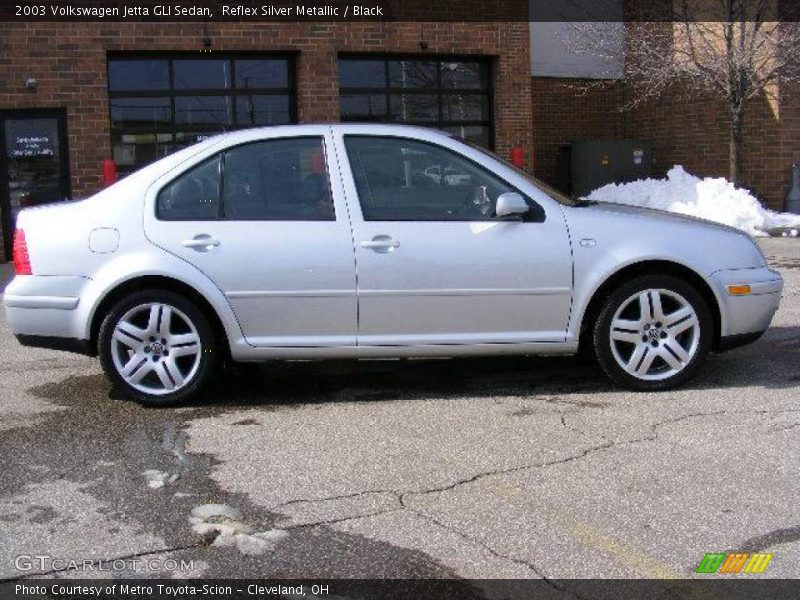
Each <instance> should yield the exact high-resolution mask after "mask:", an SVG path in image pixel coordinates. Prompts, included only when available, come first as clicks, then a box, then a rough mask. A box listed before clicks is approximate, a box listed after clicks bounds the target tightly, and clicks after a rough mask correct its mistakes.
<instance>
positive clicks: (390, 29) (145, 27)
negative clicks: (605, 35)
mask: <svg viewBox="0 0 800 600" xmlns="http://www.w3.org/2000/svg"><path fill="white" fill-rule="evenodd" d="M205 35H209V36H210V37H212V38H213V46H212V50H217V51H237V50H261V51H265V52H268V51H287V50H288V51H296V52H298V62H297V102H298V116H299V120H300V121H301V122H312V121H325V122H331V121H337V120H338V119H339V97H338V93H339V92H338V81H337V73H336V59H337V55H338V53H340V52H390V53H414V54H464V55H481V56H491V57H494V72H495V75H494V82H493V83H494V102H495V106H494V118H495V122H494V124H495V144H496V149H497V150H498V151H499V152H501V153H503V154H506V155H507V154H508V151H509V149H510V147H511V146H513V145H515V144H521V145H523V146H524V147H526V148H530V147H531V145H532V135H531V122H532V119H531V110H532V106H531V78H530V68H529V60H530V59H529V56H530V51H529V37H528V24H527V23H526V22H518V23H445V22H418V23H413V22H404V23H279V24H278V23H253V24H250V23H216V24H208V25H206V26H205V27H204V25H203V24H202V23H180V24H164V23H105V24H103V23H101V24H98V23H70V24H56V23H15V24H11V23H2V24H0V108H27V107H66V109H67V128H68V135H69V154H70V174H71V177H72V192H73V196H83V195H87V194H90V193H92V192H94V191H96V190H98V189H99V188H100V186H101V173H100V170H101V161H102V160H103V159H105V158H109V157H110V155H111V143H110V132H109V127H110V123H109V111H108V94H107V79H106V53H107V52H109V51H115V52H116V51H154V50H155V51H157V50H164V51H198V53H199V51H200V49H201V47H202V46H201V40H202V38H203V37H204V36H205ZM423 41H424V42H426V43H427V49H426V50H425V51H424V52H423V51H422V50H421V47H420V42H423ZM27 77H35V78H36V79H37V80H38V81H39V85H38V89H36V90H29V89H26V88H25V86H24V81H25V79H26V78H27Z"/></svg>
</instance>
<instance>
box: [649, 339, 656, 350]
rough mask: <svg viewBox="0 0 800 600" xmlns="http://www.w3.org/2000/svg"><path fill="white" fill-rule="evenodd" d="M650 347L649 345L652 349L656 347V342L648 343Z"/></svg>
mask: <svg viewBox="0 0 800 600" xmlns="http://www.w3.org/2000/svg"><path fill="white" fill-rule="evenodd" d="M650 345H651V346H652V347H653V348H655V347H656V346H658V342H656V341H655V340H653V341H652V342H650Z"/></svg>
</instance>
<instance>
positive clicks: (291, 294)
mask: <svg viewBox="0 0 800 600" xmlns="http://www.w3.org/2000/svg"><path fill="white" fill-rule="evenodd" d="M14 262H15V268H16V277H15V278H14V279H13V281H12V282H11V283H10V284H9V286H8V288H7V289H6V291H5V296H4V304H5V311H6V317H7V321H8V324H9V326H10V328H11V329H12V331H13V332H14V333H15V334H16V336H17V338H18V339H19V341H20V342H22V343H23V344H28V345H38V346H47V347H56V348H63V349H77V350H81V351H83V352H86V353H89V354H97V355H99V357H100V361H101V363H102V366H103V368H104V370H105V371H106V373H107V375H108V376H109V378H110V379H111V380H112V382H113V383H114V384H115V385H116V386H117V387H118V388H119V389H121V390H122V391H124V392H125V393H126V394H127V395H129V396H131V397H133V398H136V399H138V400H139V401H140V402H142V403H145V404H159V405H168V404H175V403H178V402H180V401H183V400H186V399H188V398H189V397H191V396H193V395H195V394H197V393H198V392H199V391H200V390H201V389H202V388H203V387H204V385H205V384H206V383H208V381H209V379H210V377H211V376H212V374H213V373H214V371H215V369H216V368H217V367H218V365H220V363H221V362H222V361H226V360H232V361H262V360H273V359H324V358H367V357H369V358H375V357H385V358H393V357H406V356H413V357H425V356H458V355H480V354H512V353H517V354H570V353H575V352H577V350H578V348H579V344H583V345H585V347H587V348H590V349H592V350H593V351H594V353H595V354H596V356H597V358H598V360H599V362H600V364H601V366H602V368H603V369H604V371H605V372H606V373H607V374H608V376H609V377H610V378H611V379H613V380H614V381H615V382H617V383H618V384H620V385H623V386H626V387H629V388H634V389H639V390H661V389H667V388H671V387H674V386H676V385H679V384H681V383H682V382H684V381H686V380H687V379H688V378H689V377H691V376H692V374H693V373H694V372H695V371H696V370H697V368H698V367H699V365H700V363H701V362H702V360H703V359H704V358H705V356H706V355H707V354H708V353H709V352H710V351H712V350H713V351H719V350H724V349H726V348H729V347H732V346H735V345H739V344H742V343H746V342H749V341H752V340H755V339H756V338H757V337H758V336H759V335H761V334H762V333H763V332H764V330H765V329H766V328H767V327H768V326H769V322H770V320H771V318H772V315H773V314H774V312H775V310H776V309H777V307H778V302H779V300H780V293H781V289H782V285H783V282H782V280H781V277H780V275H779V274H778V273H776V272H774V271H772V270H770V269H769V268H767V266H766V264H765V260H764V256H763V255H762V253H761V251H760V250H759V249H758V247H757V246H756V244H755V243H754V242H753V241H752V240H751V239H750V238H749V237H747V236H746V235H745V234H743V233H741V232H739V231H736V230H734V229H730V228H727V227H723V226H720V225H715V224H712V223H708V222H705V221H701V220H697V219H691V218H688V217H680V216H676V215H671V214H667V213H660V212H655V211H648V210H643V209H636V208H632V207H626V206H620V205H612V204H594V203H589V202H581V201H578V202H573V201H571V200H570V199H568V198H564V197H562V196H561V195H560V194H559V193H558V192H556V191H555V190H552V189H549V188H547V187H546V186H544V185H543V184H541V183H539V182H538V181H536V180H535V179H532V178H531V177H530V176H528V175H527V174H525V173H524V172H522V171H519V170H516V169H515V168H514V167H512V166H511V165H508V164H506V163H504V162H503V161H501V160H500V159H498V158H497V157H495V156H493V155H491V154H489V153H487V152H485V151H483V150H480V149H478V148H474V147H472V146H469V145H467V144H465V143H463V142H461V141H459V140H457V139H455V138H453V137H450V136H448V135H446V134H444V133H441V132H436V131H432V130H428V129H421V128H415V127H403V126H389V125H298V126H287V127H274V128H264V129H252V130H246V131H238V132H234V133H228V134H224V135H221V136H218V137H214V138H210V139H208V140H205V141H203V142H201V143H199V144H196V145H194V146H192V147H190V148H186V149H184V150H181V151H180V152H177V153H175V154H173V155H171V156H169V157H167V158H164V159H162V160H160V161H158V162H156V163H153V164H151V165H149V166H147V167H145V168H144V169H142V170H140V171H138V172H136V173H134V174H132V175H130V176H128V177H126V178H125V179H123V180H122V181H120V182H118V183H116V184H115V185H113V186H111V187H108V188H106V189H105V190H103V191H102V192H100V193H98V194H97V195H95V196H93V197H91V198H89V199H87V200H83V201H81V202H75V203H69V204H62V205H54V206H49V207H40V208H33V209H29V210H24V211H22V212H21V213H20V215H19V217H18V221H17V232H16V238H15V240H14Z"/></svg>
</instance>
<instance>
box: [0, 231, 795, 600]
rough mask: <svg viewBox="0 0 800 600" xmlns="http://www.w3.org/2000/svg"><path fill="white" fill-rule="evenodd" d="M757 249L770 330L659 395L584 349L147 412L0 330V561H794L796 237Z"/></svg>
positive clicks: (144, 564)
mask: <svg viewBox="0 0 800 600" xmlns="http://www.w3.org/2000/svg"><path fill="white" fill-rule="evenodd" d="M762 245H763V247H764V249H765V252H766V253H767V254H768V256H769V259H770V262H771V263H772V264H773V265H775V266H776V267H777V268H778V269H779V270H780V271H781V272H782V273H783V275H784V277H785V279H786V289H785V295H784V298H783V301H782V304H781V308H780V310H779V312H778V313H777V315H776V317H775V319H774V321H773V327H772V328H771V329H770V330H769V332H768V333H767V334H766V336H765V337H764V338H763V339H762V340H760V341H758V342H756V343H755V344H752V345H750V346H748V347H745V348H741V349H737V350H734V351H731V352H729V353H726V354H722V355H716V356H712V357H710V359H709V360H708V362H707V363H706V365H705V366H704V368H703V369H702V370H701V372H700V374H699V375H698V377H697V378H696V379H695V380H694V381H692V382H691V383H690V384H689V385H688V386H687V387H685V388H683V389H680V390H677V391H672V392H667V393H632V392H627V391H622V390H620V389H618V388H615V387H614V386H612V385H611V384H610V383H609V382H608V381H607V380H606V379H605V378H604V377H603V375H602V374H601V373H600V372H599V370H598V369H597V367H595V366H593V365H592V364H590V363H586V362H582V361H581V360H578V359H573V358H529V357H518V358H476V359H458V360H432V361H417V360H398V361H363V362H350V361H348V362H338V361H337V362H326V363H311V362H294V363H284V364H271V365H263V366H260V367H249V368H246V369H242V370H241V371H240V372H237V373H235V374H229V375H227V376H226V377H224V378H222V379H221V380H220V382H219V383H217V384H216V385H215V387H214V388H213V389H212V390H211V391H210V392H209V393H208V394H207V396H206V397H205V398H203V399H202V400H201V401H199V402H197V403H196V404H195V405H193V406H190V407H185V408H180V409H145V408H142V407H140V406H138V405H136V404H134V403H133V402H129V401H126V400H123V399H120V398H119V397H118V396H117V395H116V393H115V392H113V391H112V390H110V389H109V385H108V383H107V382H106V380H105V379H104V377H103V375H102V374H101V371H100V367H99V364H98V363H97V361H96V360H94V359H91V358H87V357H81V356H78V355H71V354H65V353H59V352H54V351H48V350H40V349H27V348H23V347H21V346H19V345H18V344H17V343H16V341H15V340H14V338H13V337H12V336H11V335H10V333H9V332H8V331H7V330H6V329H5V327H4V326H3V327H0V353H1V354H2V356H3V357H4V358H3V361H2V363H0V457H2V465H3V468H2V478H0V579H4V580H19V579H26V578H31V577H35V576H40V575H42V574H46V575H49V576H59V577H85V576H87V575H91V576H98V575H99V576H111V575H114V576H121V575H122V576H140V577H176V578H187V577H236V576H242V577H244V576H250V577H267V576H268V577H311V578H315V577H322V578H329V577H362V578H383V577H392V578H404V577H414V578H416V577H426V578H427V577H433V578H465V579H475V578H478V579H480V578H547V579H558V580H560V579H567V578H591V577H603V578H658V579H662V578H667V579H669V578H686V577H695V576H696V575H695V569H696V567H697V565H698V563H699V562H700V560H701V559H702V558H703V556H704V555H705V553H707V552H716V551H723V552H732V551H737V550H739V551H746V552H768V553H772V554H773V558H772V560H771V562H770V564H769V565H768V568H767V569H766V570H765V572H764V573H763V574H762V575H761V577H768V578H778V577H783V578H786V577H792V578H797V577H800V502H798V498H799V497H800V460H798V458H800V457H799V456H798V447H800V445H799V443H800V402H798V400H800V394H798V389H799V388H798V386H800V302H798V296H800V240H797V239H771V240H766V241H764V242H762ZM5 272H6V273H7V272H8V268H7V267H6V269H5ZM206 505H212V506H211V507H210V508H209V507H208V506H206ZM215 505H223V506H215ZM201 507H205V508H201ZM193 511H194V512H193ZM37 555H39V556H46V557H49V558H47V559H42V560H40V561H38V562H37V561H36V560H33V559H31V558H30V557H32V556H37ZM20 557H22V558H20ZM26 557H27V558H26ZM111 559H118V561H121V562H118V563H117V566H119V568H115V569H114V570H112V571H111V572H110V573H109V572H103V573H98V572H97V566H98V565H100V564H102V563H103V561H110V560H111ZM123 563H124V565H123ZM120 565H122V566H120ZM465 597H466V596H465Z"/></svg>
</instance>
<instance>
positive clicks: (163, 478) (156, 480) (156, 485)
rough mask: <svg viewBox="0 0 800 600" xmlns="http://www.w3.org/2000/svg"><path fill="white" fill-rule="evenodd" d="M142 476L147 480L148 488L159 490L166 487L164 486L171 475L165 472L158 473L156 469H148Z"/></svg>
mask: <svg viewBox="0 0 800 600" xmlns="http://www.w3.org/2000/svg"><path fill="white" fill-rule="evenodd" d="M142 475H144V476H145V478H146V479H147V486H148V487H149V488H150V489H153V490H158V489H161V488H163V487H164V484H165V483H166V482H167V480H168V479H169V473H165V472H164V471H157V470H156V469H147V471H144V472H143V473H142Z"/></svg>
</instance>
